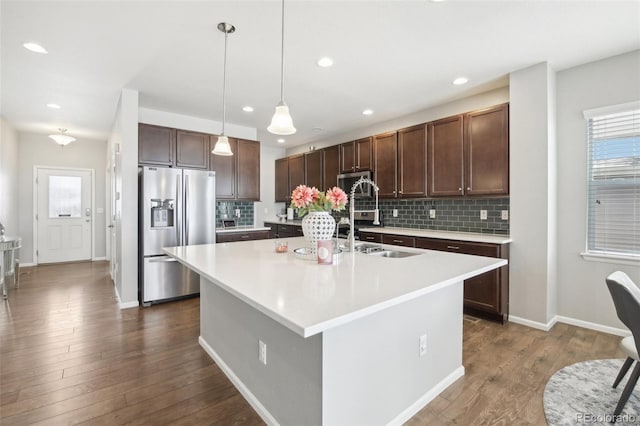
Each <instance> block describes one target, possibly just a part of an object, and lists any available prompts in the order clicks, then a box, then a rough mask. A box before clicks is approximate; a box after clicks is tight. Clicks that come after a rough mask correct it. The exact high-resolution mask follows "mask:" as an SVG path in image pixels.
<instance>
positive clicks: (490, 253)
mask: <svg viewBox="0 0 640 426" xmlns="http://www.w3.org/2000/svg"><path fill="white" fill-rule="evenodd" d="M416 247H417V248H421V249H428V250H439V251H449V252H452V253H462V254H474V255H477V256H487V257H500V246H499V245H496V244H489V243H469V242H466V241H451V240H437V239H432V238H416Z"/></svg>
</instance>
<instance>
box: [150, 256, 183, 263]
mask: <svg viewBox="0 0 640 426" xmlns="http://www.w3.org/2000/svg"><path fill="white" fill-rule="evenodd" d="M177 261H178V259H176V258H174V257H159V258H157V259H149V263H169V262H177Z"/></svg>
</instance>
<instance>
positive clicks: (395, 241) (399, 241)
mask: <svg viewBox="0 0 640 426" xmlns="http://www.w3.org/2000/svg"><path fill="white" fill-rule="evenodd" d="M393 242H394V243H403V242H404V241H403V240H393Z"/></svg>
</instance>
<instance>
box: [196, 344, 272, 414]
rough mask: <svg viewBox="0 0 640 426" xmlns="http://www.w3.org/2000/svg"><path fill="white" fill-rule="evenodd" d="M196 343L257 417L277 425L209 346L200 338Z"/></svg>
mask: <svg viewBox="0 0 640 426" xmlns="http://www.w3.org/2000/svg"><path fill="white" fill-rule="evenodd" d="M198 343H200V346H201V347H202V349H204V351H205V352H206V353H207V354H209V356H210V357H211V359H213V361H214V362H215V363H216V364H217V365H218V367H220V369H221V370H222V372H223V373H224V374H225V376H227V378H228V379H229V380H230V381H231V383H233V385H234V386H235V387H236V389H238V391H239V392H240V393H241V394H242V396H243V397H244V399H246V400H247V402H248V403H249V405H251V407H252V408H253V409H254V410H255V411H256V413H258V415H259V416H260V417H261V418H262V420H264V422H265V423H266V424H268V425H279V423H278V422H277V420H276V419H275V417H273V416H272V415H271V413H270V412H269V411H268V410H267V409H266V408H265V406H264V405H262V403H260V401H259V400H258V398H256V396H255V395H254V394H253V393H252V392H251V391H250V390H249V388H247V387H246V386H245V384H244V383H242V380H240V378H239V377H238V376H236V375H235V374H234V372H233V371H231V368H229V366H228V365H227V364H226V363H225V362H224V361H223V360H222V358H220V356H219V355H218V354H217V353H216V351H214V350H213V348H212V347H211V346H209V344H208V343H207V342H206V340H204V338H203V337H202V336H200V337H199V338H198Z"/></svg>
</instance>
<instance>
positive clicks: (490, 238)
mask: <svg viewBox="0 0 640 426" xmlns="http://www.w3.org/2000/svg"><path fill="white" fill-rule="evenodd" d="M360 231H361V232H375V233H378V234H394V235H406V236H409V237H426V238H438V239H441V240H456V241H469V242H474V243H492V244H507V243H510V242H512V241H513V240H512V239H511V237H509V236H508V235H494V234H474V233H471V232H450V231H435V230H430V229H415V228H390V227H371V228H360Z"/></svg>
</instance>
